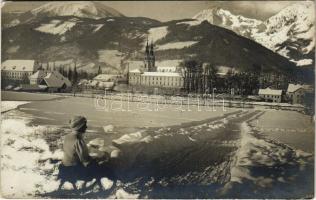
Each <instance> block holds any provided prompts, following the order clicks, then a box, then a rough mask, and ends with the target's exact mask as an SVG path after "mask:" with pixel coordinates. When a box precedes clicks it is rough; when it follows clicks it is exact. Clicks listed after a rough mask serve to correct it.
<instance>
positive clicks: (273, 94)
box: [258, 87, 282, 103]
mask: <svg viewBox="0 0 316 200" xmlns="http://www.w3.org/2000/svg"><path fill="white" fill-rule="evenodd" d="M258 94H259V97H261V98H263V99H264V100H265V101H268V102H276V103H281V101H282V90H274V89H271V88H269V87H268V88H266V89H259V93H258Z"/></svg>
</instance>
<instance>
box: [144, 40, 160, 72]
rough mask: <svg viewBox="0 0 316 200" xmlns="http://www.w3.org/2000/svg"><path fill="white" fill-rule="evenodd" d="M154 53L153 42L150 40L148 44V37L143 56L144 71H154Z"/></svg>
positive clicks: (155, 69)
mask: <svg viewBox="0 0 316 200" xmlns="http://www.w3.org/2000/svg"><path fill="white" fill-rule="evenodd" d="M155 60H156V59H155V54H154V44H153V42H151V44H150V45H148V39H147V43H146V50H145V58H144V63H145V67H144V70H145V71H146V72H156V71H157V68H156V66H155Z"/></svg>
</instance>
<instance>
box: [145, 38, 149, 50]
mask: <svg viewBox="0 0 316 200" xmlns="http://www.w3.org/2000/svg"><path fill="white" fill-rule="evenodd" d="M148 53H149V45H148V36H147V42H146V54H148Z"/></svg>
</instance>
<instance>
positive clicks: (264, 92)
mask: <svg viewBox="0 0 316 200" xmlns="http://www.w3.org/2000/svg"><path fill="white" fill-rule="evenodd" d="M259 95H278V96H281V95H282V90H274V89H271V88H266V89H259Z"/></svg>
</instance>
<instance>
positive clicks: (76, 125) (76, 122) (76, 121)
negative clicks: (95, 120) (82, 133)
mask: <svg viewBox="0 0 316 200" xmlns="http://www.w3.org/2000/svg"><path fill="white" fill-rule="evenodd" d="M86 123H87V119H86V118H85V117H83V116H74V117H73V118H72V119H71V120H69V126H70V128H71V129H73V130H76V131H77V130H79V129H80V128H81V127H83V126H84V125H85V124H86Z"/></svg>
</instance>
